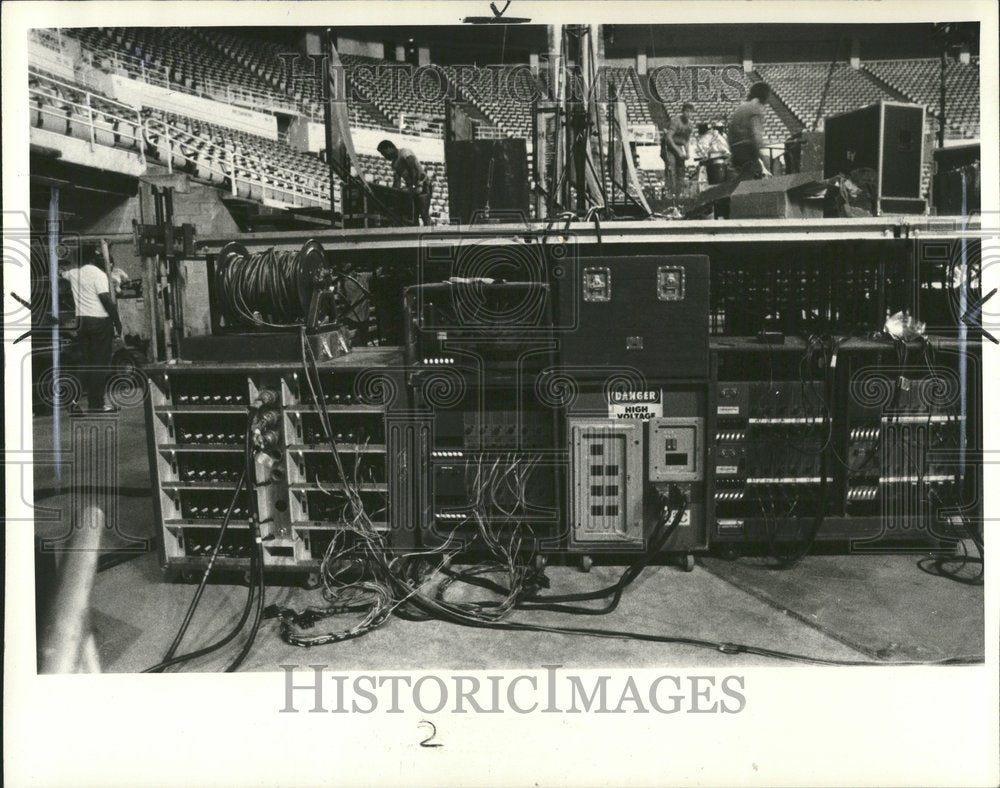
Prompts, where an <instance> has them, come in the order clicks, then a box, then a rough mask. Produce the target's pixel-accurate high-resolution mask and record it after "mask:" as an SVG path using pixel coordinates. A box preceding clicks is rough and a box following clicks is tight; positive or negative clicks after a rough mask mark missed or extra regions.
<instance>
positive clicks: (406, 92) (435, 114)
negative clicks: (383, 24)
mask: <svg viewBox="0 0 1000 788" xmlns="http://www.w3.org/2000/svg"><path fill="white" fill-rule="evenodd" d="M341 61H342V62H343V64H344V66H345V67H346V68H347V79H348V82H349V83H350V86H351V87H352V88H353V89H354V90H355V91H357V93H358V94H359V95H360V96H362V97H363V98H364V99H366V100H368V101H370V102H371V103H372V104H374V105H375V106H376V107H378V109H379V111H380V112H381V113H382V114H383V115H385V116H386V117H387V118H389V119H390V120H391V121H392V122H393V124H394V125H395V126H396V127H398V126H399V125H400V121H401V120H414V121H416V124H413V123H411V124H410V128H413V127H414V126H419V125H420V121H424V123H425V125H427V126H429V125H431V124H441V123H443V122H444V98H443V96H444V89H443V87H442V83H446V81H447V80H446V77H445V76H444V71H443V70H442V69H436V72H437V73H436V74H435V73H432V71H431V70H423V71H420V72H417V71H416V70H412V71H411V70H410V69H409V68H401V66H403V64H400V63H391V62H390V61H388V60H379V59H377V58H370V57H363V56H361V55H343V56H342V57H341ZM414 77H415V78H416V80H414ZM427 131H429V132H430V133H431V134H432V135H435V136H440V134H441V132H440V130H439V128H438V129H437V130H436V131H432V130H431V129H427Z"/></svg>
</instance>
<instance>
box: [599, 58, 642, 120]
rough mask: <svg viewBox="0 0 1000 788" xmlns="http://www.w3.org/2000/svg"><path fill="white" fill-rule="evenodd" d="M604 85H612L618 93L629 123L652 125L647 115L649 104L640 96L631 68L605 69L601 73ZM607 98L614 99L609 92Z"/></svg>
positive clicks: (634, 74)
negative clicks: (622, 101)
mask: <svg viewBox="0 0 1000 788" xmlns="http://www.w3.org/2000/svg"><path fill="white" fill-rule="evenodd" d="M602 77H603V79H604V80H605V84H607V85H609V86H611V85H614V86H615V88H616V90H617V91H618V93H617V95H618V96H619V97H620V98H622V99H623V100H624V101H625V108H626V109H627V110H628V120H629V123H652V122H653V118H652V116H651V115H650V113H649V102H648V101H647V100H646V97H645V96H643V95H642V91H641V90H640V88H639V84H638V83H637V82H636V80H637V79H638V77H637V75H636V73H635V71H634V70H633V69H631V68H614V67H610V66H609V67H607V68H605V69H603V71H602ZM608 96H609V98H614V95H613V94H612V93H611V91H610V90H609V91H608Z"/></svg>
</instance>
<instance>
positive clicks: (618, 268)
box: [557, 254, 709, 380]
mask: <svg viewBox="0 0 1000 788" xmlns="http://www.w3.org/2000/svg"><path fill="white" fill-rule="evenodd" d="M574 264H575V266H576V268H575V270H574ZM574 264H567V265H566V268H567V269H569V271H568V273H567V274H566V275H565V276H562V277H561V278H560V279H559V280H558V281H559V284H558V300H559V303H558V312H559V316H558V320H559V322H558V323H557V325H558V326H559V327H560V328H559V332H558V333H557V339H558V342H559V354H560V360H561V363H562V364H563V366H564V367H566V368H570V369H571V370H572V374H573V375H574V376H576V377H578V378H586V377H588V376H594V377H600V376H607V374H608V370H610V369H618V370H621V369H625V368H630V369H635V370H637V371H638V372H640V373H641V374H642V375H643V376H644V377H645V378H647V379H650V380H651V379H654V378H656V379H661V380H678V379H685V378H687V379H699V378H705V377H707V376H708V372H709V361H708V312H709V298H708V286H709V259H708V257H707V256H705V255H697V254H687V255H636V256H633V257H625V256H609V257H587V258H580V259H579V260H576V261H574Z"/></svg>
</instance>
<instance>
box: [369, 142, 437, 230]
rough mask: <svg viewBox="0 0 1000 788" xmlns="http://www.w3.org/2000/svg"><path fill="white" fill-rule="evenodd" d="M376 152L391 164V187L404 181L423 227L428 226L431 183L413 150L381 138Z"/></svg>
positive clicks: (398, 185)
mask: <svg viewBox="0 0 1000 788" xmlns="http://www.w3.org/2000/svg"><path fill="white" fill-rule="evenodd" d="M378 152H379V153H381V154H382V156H383V157H385V158H386V159H388V160H389V162H390V163H391V164H392V186H393V188H394V189H398V188H399V187H400V184H401V183H402V182H403V181H405V182H406V188H407V190H408V191H410V192H412V193H413V199H414V201H415V202H416V205H417V208H418V210H419V211H420V220H421V221H422V222H423V223H424V226H425V227H428V226H430V223H431V192H432V191H433V185H432V184H431V181H430V178H428V177H427V173H426V172H424V168H423V167H421V166H420V162H419V161H417V157H416V156H415V155H414V153H413V151H411V150H410V149H409V148H397V147H396V146H395V145H394V144H393V143H392V142H390V141H389V140H382V141H381V142H380V143H379V144H378Z"/></svg>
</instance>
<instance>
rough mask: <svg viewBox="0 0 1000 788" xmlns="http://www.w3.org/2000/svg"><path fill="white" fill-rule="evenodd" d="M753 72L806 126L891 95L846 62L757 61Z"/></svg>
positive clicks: (890, 97) (886, 98) (820, 123)
mask: <svg viewBox="0 0 1000 788" xmlns="http://www.w3.org/2000/svg"><path fill="white" fill-rule="evenodd" d="M756 70H757V73H758V74H760V76H761V78H762V79H763V80H764V81H765V82H767V83H768V84H769V85H770V86H771V88H772V90H773V91H774V92H775V93H777V94H778V97H779V98H780V99H781V100H782V101H783V102H784V103H785V105H786V106H787V107H788V108H789V109H790V110H791V111H792V113H793V114H794V115H795V117H796V118H798V119H799V120H800V121H801V122H802V124H803V125H804V126H805V127H806V128H813V124H814V123H817V122H818V123H819V125H818V126H817V127H818V128H822V118H825V117H827V116H828V115H836V114H839V113H841V112H848V111H850V110H853V109H858V108H860V107H864V106H867V105H868V104H871V103H873V102H876V101H880V100H884V101H891V100H894V99H895V96H893V95H891V94H890V93H888V92H887V91H885V90H883V89H882V88H881V87H879V86H878V85H877V84H876V83H875V82H874V81H873V80H871V79H869V78H868V77H867V76H865V75H864V74H863V73H861V72H860V71H859V70H858V69H854V68H851V66H850V65H848V64H846V63H834V64H830V63H775V64H768V65H764V64H758V65H757V69H756Z"/></svg>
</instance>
